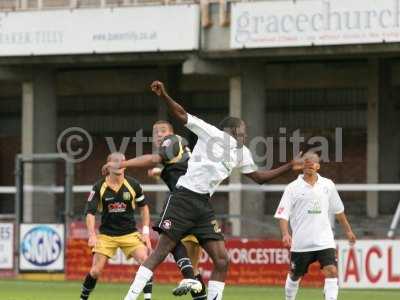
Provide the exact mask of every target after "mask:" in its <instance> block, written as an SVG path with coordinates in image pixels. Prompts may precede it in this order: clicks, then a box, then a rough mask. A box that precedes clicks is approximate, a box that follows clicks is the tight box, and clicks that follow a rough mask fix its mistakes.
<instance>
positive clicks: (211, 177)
mask: <svg viewBox="0 0 400 300" xmlns="http://www.w3.org/2000/svg"><path fill="white" fill-rule="evenodd" d="M151 89H152V91H153V92H154V93H156V94H157V95H158V96H159V97H161V98H162V99H163V100H164V101H165V103H166V105H167V107H168V109H169V111H170V112H171V114H172V115H173V116H174V117H175V118H176V119H177V120H178V121H179V122H181V123H182V124H183V125H185V126H186V127H187V128H188V129H189V130H191V131H192V132H193V133H194V134H196V135H197V137H198V140H197V143H196V145H195V147H194V149H193V153H192V156H191V158H190V159H189V162H188V169H187V172H186V174H185V175H183V176H181V177H180V178H179V180H178V182H177V184H176V187H175V189H174V191H173V193H172V194H171V197H170V198H169V200H168V202H167V205H166V206H165V208H164V211H163V213H162V217H161V220H160V222H159V224H158V226H159V227H160V229H161V230H162V232H161V234H160V239H159V242H158V244H157V247H156V249H155V250H154V252H153V253H152V254H151V255H150V257H149V258H148V259H147V260H146V261H145V262H144V263H143V265H142V266H141V267H140V268H139V270H138V272H137V273H136V277H135V280H134V282H133V283H132V285H131V287H130V289H129V292H128V294H127V295H126V297H125V300H135V299H137V297H138V295H139V294H140V292H141V291H142V289H143V287H144V286H145V284H146V282H147V281H148V280H149V279H150V278H151V277H152V276H153V270H154V269H155V268H156V267H157V266H158V265H159V264H160V263H161V262H162V261H163V260H164V259H165V257H166V256H167V255H168V253H169V252H170V251H171V250H172V249H173V248H174V247H175V246H176V244H177V243H178V242H179V241H180V240H181V239H182V237H184V236H185V235H187V234H193V235H195V236H196V238H197V239H198V240H199V242H200V244H201V246H202V247H203V248H204V250H205V251H206V252H207V253H208V254H209V256H210V257H211V259H212V261H213V263H214V269H213V272H212V274H211V278H210V281H209V283H208V296H207V299H209V300H221V299H222V294H223V290H224V286H225V278H226V274H227V271H228V264H229V258H228V255H227V251H226V249H225V244H224V238H223V235H222V233H221V229H220V228H219V227H218V223H217V221H216V217H215V213H214V210H213V208H212V206H211V204H210V198H211V196H212V194H213V193H214V191H215V189H216V188H217V187H218V185H219V184H220V183H221V182H222V181H223V180H224V179H226V178H227V177H229V175H230V174H231V172H232V171H233V169H235V168H239V169H240V170H241V172H242V173H243V174H245V175H246V176H248V177H249V178H251V179H253V180H254V181H255V182H257V183H260V184H261V183H265V182H267V181H268V180H270V179H272V178H275V177H277V176H279V175H280V174H283V173H284V172H287V171H289V170H291V169H292V167H293V162H290V163H287V164H285V165H283V166H281V167H279V168H277V169H274V170H263V171H261V170H257V166H256V165H255V163H254V161H253V159H252V156H251V153H250V151H249V149H248V148H247V147H246V146H244V143H245V137H246V125H245V123H244V122H243V121H242V120H241V119H239V118H233V117H228V118H226V119H224V120H223V121H222V122H221V124H220V129H218V128H216V127H214V126H212V125H210V124H208V123H206V122H204V121H202V120H200V119H199V118H197V117H195V116H192V115H190V114H188V113H187V112H186V110H185V109H184V108H183V107H182V106H181V105H179V104H178V103H177V102H175V101H174V100H173V99H172V98H171V97H170V96H169V95H168V94H167V92H166V90H165V88H164V85H163V84H162V83H161V82H159V81H155V82H153V83H152V85H151ZM179 288H180V287H178V288H177V289H179Z"/></svg>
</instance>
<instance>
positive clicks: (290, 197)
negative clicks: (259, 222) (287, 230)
mask: <svg viewBox="0 0 400 300" xmlns="http://www.w3.org/2000/svg"><path fill="white" fill-rule="evenodd" d="M343 211H344V206H343V202H342V200H341V199H340V196H339V194H338V192H337V190H336V187H335V184H334V183H333V181H332V180H330V179H328V178H325V177H322V176H320V175H319V174H318V179H317V181H316V182H315V184H314V185H310V184H309V183H307V182H306V181H304V179H303V175H299V177H298V178H297V179H296V180H294V181H292V182H291V183H290V184H289V185H288V186H287V187H286V188H285V192H284V193H283V196H282V199H281V201H280V203H279V206H278V209H277V211H276V213H275V218H277V219H284V220H288V221H289V222H290V227H291V230H292V247H291V251H292V252H309V251H318V250H323V249H328V248H336V246H335V241H334V237H333V232H332V228H331V224H330V221H329V215H331V214H340V213H342V212H343Z"/></svg>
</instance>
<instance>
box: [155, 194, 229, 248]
mask: <svg viewBox="0 0 400 300" xmlns="http://www.w3.org/2000/svg"><path fill="white" fill-rule="evenodd" d="M153 228H154V230H156V231H158V232H160V233H161V232H162V233H165V234H167V235H168V236H169V237H170V238H172V239H173V240H175V241H176V242H179V241H180V240H181V239H182V238H184V237H185V236H187V235H189V234H193V235H194V236H195V237H196V238H197V239H198V240H199V243H200V244H204V242H206V241H208V240H224V236H223V235H222V233H221V229H220V227H219V226H218V223H217V220H216V218H215V213H214V210H213V208H212V206H211V204H210V196H209V195H208V194H198V193H195V192H193V191H191V190H188V189H186V188H184V187H177V188H175V190H174V191H173V192H172V193H171V194H170V195H169V197H168V200H167V203H166V204H165V206H164V209H163V211H162V213H161V217H160V219H159V220H158V222H157V223H156V224H155V226H154V227H153Z"/></svg>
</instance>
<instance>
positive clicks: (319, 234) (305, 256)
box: [275, 152, 356, 300]
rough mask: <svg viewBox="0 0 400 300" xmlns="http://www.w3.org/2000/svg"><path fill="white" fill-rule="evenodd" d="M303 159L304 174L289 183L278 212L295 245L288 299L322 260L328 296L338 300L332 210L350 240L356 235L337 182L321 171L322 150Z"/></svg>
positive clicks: (286, 234) (284, 237)
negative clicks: (309, 270) (314, 264)
mask: <svg viewBox="0 0 400 300" xmlns="http://www.w3.org/2000/svg"><path fill="white" fill-rule="evenodd" d="M303 159H304V161H305V164H304V168H303V174H302V175H299V177H298V178H297V179H296V180H295V181H293V182H291V183H290V184H289V185H288V186H287V187H286V189H285V192H284V193H283V196H282V199H281V201H280V204H279V206H278V209H277V211H276V214H275V218H277V219H279V225H280V229H281V232H282V241H283V243H284V244H285V245H286V246H288V247H291V257H290V261H291V264H290V265H291V269H290V272H289V274H288V276H287V279H286V284H285V295H286V300H295V299H296V294H297V291H298V289H299V283H300V280H301V278H302V277H303V276H304V275H305V274H306V273H307V271H308V267H309V266H310V265H311V264H312V263H313V262H315V261H318V262H319V263H320V265H321V269H322V273H323V274H324V275H325V286H324V294H325V300H336V299H337V296H338V292H339V287H338V279H337V260H336V250H335V249H336V245H335V241H334V237H333V232H332V228H331V223H330V220H329V216H330V214H335V215H336V218H337V220H338V221H339V222H340V224H341V225H342V227H343V230H344V232H345V234H346V236H347V238H348V240H349V241H350V243H352V244H353V243H355V240H356V237H355V235H354V233H353V231H352V229H351V226H350V224H349V222H348V221H347V218H346V215H345V213H344V206H343V203H342V200H341V199H340V196H339V194H338V192H337V190H336V187H335V184H334V183H333V182H332V180H330V179H327V178H325V177H322V176H320V175H319V174H318V173H317V172H318V170H319V168H320V164H319V161H320V158H319V156H318V154H317V153H314V152H307V153H305V154H304V156H303ZM289 221H290V227H291V229H292V235H291V234H290V232H289Z"/></svg>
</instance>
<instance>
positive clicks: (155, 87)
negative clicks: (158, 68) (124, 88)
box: [150, 80, 167, 97]
mask: <svg viewBox="0 0 400 300" xmlns="http://www.w3.org/2000/svg"><path fill="white" fill-rule="evenodd" d="M150 87H151V90H152V92H153V93H155V94H156V95H157V96H158V97H165V96H166V95H167V91H166V90H165V86H164V83H162V82H161V81H158V80H156V81H153V83H152V84H151V86H150Z"/></svg>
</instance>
